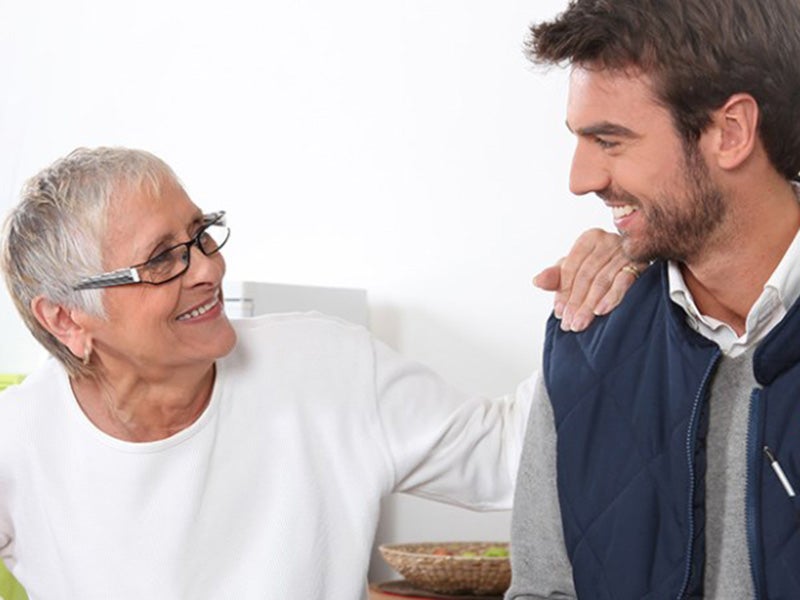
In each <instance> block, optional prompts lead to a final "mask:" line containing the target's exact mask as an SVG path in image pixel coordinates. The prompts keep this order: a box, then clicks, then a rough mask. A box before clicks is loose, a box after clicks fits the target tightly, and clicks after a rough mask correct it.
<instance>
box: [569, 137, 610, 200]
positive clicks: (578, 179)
mask: <svg viewBox="0 0 800 600" xmlns="http://www.w3.org/2000/svg"><path fill="white" fill-rule="evenodd" d="M605 163H606V161H605V157H604V155H603V154H602V152H601V151H600V150H599V149H598V148H594V147H592V143H591V142H590V141H589V140H578V143H577V145H576V146H575V153H574V154H573V155H572V166H571V167H570V172H569V190H570V191H571V192H572V193H573V194H575V195H577V196H581V195H583V194H588V193H590V192H598V191H600V190H604V189H606V188H607V187H609V185H610V183H611V176H610V173H609V170H608V168H607V165H606V164H605Z"/></svg>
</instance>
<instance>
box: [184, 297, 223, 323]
mask: <svg viewBox="0 0 800 600" xmlns="http://www.w3.org/2000/svg"><path fill="white" fill-rule="evenodd" d="M217 304H219V298H214V299H213V300H212V301H211V302H209V303H208V304H204V305H203V306H198V307H197V308H194V309H192V310H190V311H189V312H186V313H183V314H182V315H180V316H178V321H185V320H187V319H194V318H195V317H199V316H200V315H202V314H203V313H207V312H208V311H209V310H211V309H212V308H214V307H215V306H216V305H217Z"/></svg>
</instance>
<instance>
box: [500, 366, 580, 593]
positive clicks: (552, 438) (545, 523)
mask: <svg viewBox="0 0 800 600" xmlns="http://www.w3.org/2000/svg"><path fill="white" fill-rule="evenodd" d="M511 567H512V580H511V588H510V589H509V590H508V592H506V596H505V599H506V600H540V599H544V598H548V599H559V600H561V599H565V598H575V597H576V594H575V587H574V585H573V583H572V566H571V565H570V562H569V558H568V557H567V550H566V547H565V544H564V533H563V530H562V528H561V510H560V508H559V504H558V490H557V487H556V431H555V424H554V422H553V408H552V406H551V404H550V399H549V397H548V395H547V389H546V388H545V385H544V380H543V379H542V376H541V374H539V376H538V378H537V382H536V386H535V388H534V394H533V404H532V405H531V412H530V417H529V419H528V427H527V430H526V433H525V447H524V448H523V451H522V459H521V462H520V468H519V474H518V476H517V488H516V494H515V496H514V512H513V515H512V518H511Z"/></svg>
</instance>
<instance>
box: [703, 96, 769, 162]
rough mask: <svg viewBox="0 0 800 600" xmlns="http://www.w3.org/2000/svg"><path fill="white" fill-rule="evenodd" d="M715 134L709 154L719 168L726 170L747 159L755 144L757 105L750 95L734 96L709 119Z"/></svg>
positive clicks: (756, 137) (757, 138) (757, 116)
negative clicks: (713, 145) (712, 155)
mask: <svg viewBox="0 0 800 600" xmlns="http://www.w3.org/2000/svg"><path fill="white" fill-rule="evenodd" d="M712 120H713V124H712V127H714V128H715V129H716V130H717V133H718V135H717V136H715V141H716V143H715V147H714V148H713V152H714V155H715V158H716V161H717V165H718V166H719V168H721V169H723V170H726V171H730V170H733V169H736V168H738V167H739V166H741V165H742V164H743V163H744V162H745V161H746V160H747V159H748V158H750V157H751V156H752V155H753V153H754V151H755V149H756V147H757V145H758V143H759V137H758V120H759V108H758V102H756V100H755V98H753V97H752V96H751V95H750V94H734V95H733V96H731V97H730V98H728V100H727V102H725V104H723V105H722V107H721V108H719V109H717V110H716V111H714V113H713V116H712Z"/></svg>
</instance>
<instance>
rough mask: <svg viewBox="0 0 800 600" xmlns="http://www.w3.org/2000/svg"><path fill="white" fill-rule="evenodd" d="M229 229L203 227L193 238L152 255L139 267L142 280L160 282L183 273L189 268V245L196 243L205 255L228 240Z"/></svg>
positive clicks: (217, 226)
mask: <svg viewBox="0 0 800 600" xmlns="http://www.w3.org/2000/svg"><path fill="white" fill-rule="evenodd" d="M229 234H230V230H229V229H228V228H227V227H225V226H223V225H219V224H212V225H208V226H206V227H204V228H203V229H202V230H200V231H199V232H198V234H197V235H196V236H195V238H194V239H192V240H191V241H189V242H186V243H184V244H180V245H178V246H174V247H173V248H170V249H169V250H167V251H165V252H162V253H161V254H158V255H157V256H154V257H153V258H151V259H150V260H148V261H147V262H146V263H145V264H144V265H142V266H141V267H139V276H140V277H141V279H142V281H149V282H151V283H162V282H165V281H168V280H169V279H172V278H174V277H177V276H178V275H181V274H183V273H184V272H185V271H186V270H187V269H188V268H189V260H190V252H191V247H192V246H194V245H196V246H197V247H198V248H199V249H200V251H201V252H202V253H203V254H205V255H206V256H210V255H212V254H214V253H215V252H217V251H218V250H219V249H220V248H221V247H222V245H223V244H224V243H225V242H226V241H227V240H228V236H229Z"/></svg>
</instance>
